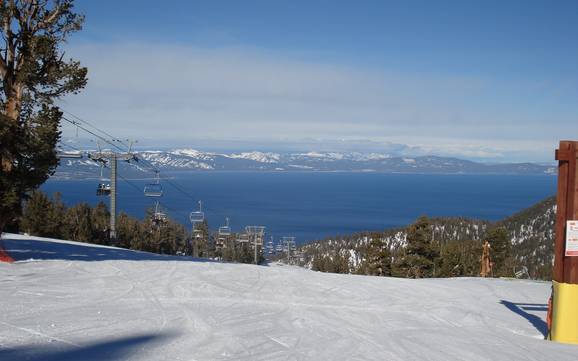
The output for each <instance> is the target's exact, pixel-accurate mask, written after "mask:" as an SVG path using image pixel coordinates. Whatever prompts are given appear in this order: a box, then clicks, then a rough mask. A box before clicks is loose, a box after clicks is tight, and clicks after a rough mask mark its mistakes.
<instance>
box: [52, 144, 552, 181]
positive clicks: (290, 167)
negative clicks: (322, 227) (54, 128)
mask: <svg viewBox="0 0 578 361" xmlns="http://www.w3.org/2000/svg"><path fill="white" fill-rule="evenodd" d="M81 153H82V154H85V155H86V154H87V153H88V152H84V151H83V152H81ZM77 154H78V153H77ZM135 155H136V156H137V158H138V159H140V161H138V162H131V163H126V162H121V163H120V167H121V170H123V171H125V172H129V175H130V174H131V173H132V174H135V175H138V174H142V173H146V172H149V171H150V170H151V169H153V168H156V169H159V170H160V171H278V172H294V171H315V172H375V173H426V174H535V175H537V174H545V175H549V174H554V173H555V171H556V169H555V167H551V166H546V165H540V164H535V163H499V164H498V163H491V164H490V163H478V162H474V161H470V160H464V159H460V158H451V157H440V156H433V155H428V156H417V157H408V156H393V155H390V154H386V153H360V152H316V151H310V152H294V153H277V152H262V151H252V152H240V153H218V152H203V151H199V150H196V149H192V148H178V149H173V150H167V151H160V150H147V151H139V152H137V153H135ZM99 168H100V165H99V164H97V163H95V162H93V161H91V160H90V159H88V158H87V157H86V156H84V157H83V158H81V159H72V158H71V159H66V158H64V159H61V162H60V165H59V167H58V168H57V173H56V175H57V176H59V175H60V176H70V177H73V176H75V175H82V176H87V175H88V174H90V173H94V171H95V170H97V169H99Z"/></svg>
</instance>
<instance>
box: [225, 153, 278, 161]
mask: <svg viewBox="0 0 578 361" xmlns="http://www.w3.org/2000/svg"><path fill="white" fill-rule="evenodd" d="M223 155H224V156H225V157H229V158H233V159H248V160H254V161H255V162H259V163H279V160H280V159H281V155H280V154H279V153H263V152H244V153H239V154H230V155H226V154H223Z"/></svg>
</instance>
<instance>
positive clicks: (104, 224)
mask: <svg viewBox="0 0 578 361" xmlns="http://www.w3.org/2000/svg"><path fill="white" fill-rule="evenodd" d="M90 216H91V223H92V238H93V240H94V243H99V244H109V227H110V213H109V212H108V208H107V207H106V205H105V204H104V203H103V202H98V204H97V205H96V207H95V208H93V209H92V212H91V213H90Z"/></svg>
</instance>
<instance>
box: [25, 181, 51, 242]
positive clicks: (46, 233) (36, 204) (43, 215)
mask: <svg viewBox="0 0 578 361" xmlns="http://www.w3.org/2000/svg"><path fill="white" fill-rule="evenodd" d="M53 212H54V206H53V204H52V202H51V201H50V199H49V198H48V197H47V196H46V194H44V193H42V192H40V191H35V192H32V195H31V196H30V198H29V199H28V201H27V202H26V205H25V207H24V212H23V215H22V219H21V227H22V229H23V230H24V232H26V233H28V234H30V235H33V236H39V237H56V236H57V234H56V232H55V228H56V229H58V227H54V224H53V217H52V214H53Z"/></svg>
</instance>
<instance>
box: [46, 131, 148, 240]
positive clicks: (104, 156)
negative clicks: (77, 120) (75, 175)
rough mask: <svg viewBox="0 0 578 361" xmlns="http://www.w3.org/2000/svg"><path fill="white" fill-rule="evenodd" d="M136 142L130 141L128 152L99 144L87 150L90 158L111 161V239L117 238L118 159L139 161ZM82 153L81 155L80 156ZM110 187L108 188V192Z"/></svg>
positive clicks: (68, 155)
mask: <svg viewBox="0 0 578 361" xmlns="http://www.w3.org/2000/svg"><path fill="white" fill-rule="evenodd" d="M133 143H134V142H132V141H130V145H129V148H128V152H126V153H118V152H113V151H108V150H107V151H102V150H101V149H100V145H98V144H97V145H98V151H96V152H86V155H87V157H88V159H91V160H93V161H96V162H97V163H101V164H104V163H106V162H107V161H109V162H110V194H109V195H110V231H109V232H110V233H109V237H110V239H111V240H112V239H116V183H117V172H118V171H117V169H118V164H117V163H118V160H119V159H121V160H124V161H126V162H130V161H133V160H134V161H138V158H137V157H136V155H135V154H134V153H132V145H133ZM79 154H80V156H79ZM57 156H58V158H60V159H63V158H76V159H78V158H82V157H83V154H82V153H64V152H63V153H59V154H58V155H57ZM106 193H109V192H108V189H107V192H106Z"/></svg>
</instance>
